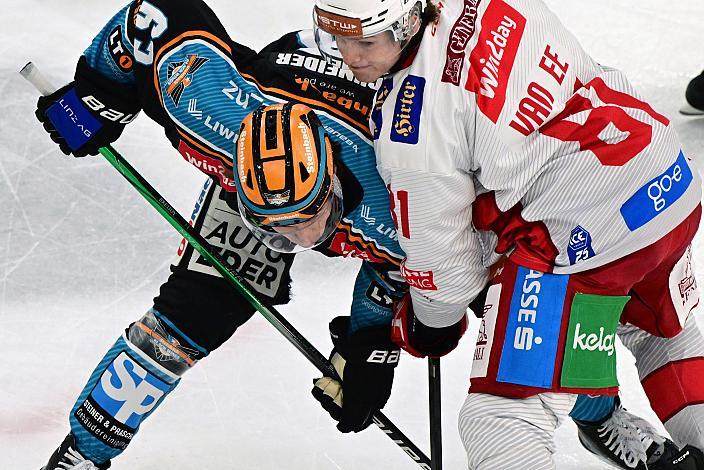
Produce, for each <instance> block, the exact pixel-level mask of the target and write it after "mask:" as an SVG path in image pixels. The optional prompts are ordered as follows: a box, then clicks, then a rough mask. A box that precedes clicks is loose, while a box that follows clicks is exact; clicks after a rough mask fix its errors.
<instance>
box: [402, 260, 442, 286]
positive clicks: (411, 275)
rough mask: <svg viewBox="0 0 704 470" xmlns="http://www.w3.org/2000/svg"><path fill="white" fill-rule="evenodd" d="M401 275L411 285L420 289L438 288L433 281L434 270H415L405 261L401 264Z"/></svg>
mask: <svg viewBox="0 0 704 470" xmlns="http://www.w3.org/2000/svg"><path fill="white" fill-rule="evenodd" d="M401 275H402V276H403V278H404V279H405V280H406V282H407V283H408V285H409V286H411V287H415V288H416V289H420V290H438V288H437V286H436V285H435V282H434V281H433V272H432V271H415V270H413V269H408V268H407V267H406V264H405V263H402V264H401Z"/></svg>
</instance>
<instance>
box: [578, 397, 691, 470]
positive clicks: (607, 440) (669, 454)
mask: <svg viewBox="0 0 704 470" xmlns="http://www.w3.org/2000/svg"><path fill="white" fill-rule="evenodd" d="M575 423H576V424H577V428H578V435H579V441H580V442H581V443H582V445H583V446H584V448H585V449H587V450H588V451H590V452H591V453H593V454H594V455H596V456H597V457H599V458H600V459H601V460H603V461H605V462H607V463H609V464H611V465H613V466H615V467H617V468H624V469H628V470H704V454H702V452H701V451H700V450H699V449H697V448H695V447H692V446H689V445H688V446H685V447H684V448H682V449H678V448H677V446H676V445H675V443H674V442H672V441H671V440H669V439H667V438H665V437H663V436H660V435H659V434H658V433H657V431H656V430H655V429H654V428H653V427H652V426H651V425H650V424H649V423H648V422H647V421H645V420H644V419H641V418H639V417H637V416H635V415H632V414H631V413H629V412H627V411H626V410H625V409H624V408H623V407H622V406H621V404H620V402H619V401H618V400H617V401H616V409H615V410H614V412H613V413H612V414H611V416H609V417H608V418H606V419H604V420H602V421H600V422H597V423H588V422H582V421H577V420H575Z"/></svg>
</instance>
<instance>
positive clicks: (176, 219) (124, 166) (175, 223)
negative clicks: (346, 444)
mask: <svg viewBox="0 0 704 470" xmlns="http://www.w3.org/2000/svg"><path fill="white" fill-rule="evenodd" d="M20 75H22V76H23V77H24V78H25V79H27V80H28V81H29V82H30V83H31V84H32V85H34V87H35V88H36V89H37V90H38V91H39V92H40V93H41V94H43V95H45V96H46V95H49V94H51V93H52V92H53V90H55V89H56V88H55V87H53V86H52V85H51V84H50V83H49V81H48V80H47V79H46V78H45V77H44V76H43V75H42V74H41V72H40V71H39V69H38V68H37V67H36V66H35V65H34V64H33V63H32V62H29V63H28V64H27V65H25V66H24V67H23V68H22V70H20ZM99 150H100V153H101V154H102V155H103V157H105V159H106V160H107V161H108V162H110V164H111V165H112V166H113V167H114V168H115V169H116V170H117V171H119V172H120V174H122V176H124V177H125V179H127V181H129V182H130V184H131V185H132V186H133V187H134V188H135V189H136V190H137V192H139V193H140V194H141V195H142V196H143V197H144V198H145V199H146V200H147V202H149V204H151V205H152V207H154V209H156V210H157V212H159V213H160V214H161V215H162V216H163V217H164V218H165V219H166V220H167V222H169V224H171V226H172V227H174V228H175V229H176V230H177V231H178V232H179V233H180V234H181V235H182V236H183V237H184V238H185V239H186V240H188V243H190V244H191V246H192V247H193V248H194V249H196V250H197V251H198V252H199V253H200V254H201V255H203V257H204V258H205V259H207V260H208V261H209V262H210V263H211V264H212V266H213V267H214V268H215V269H217V271H218V272H219V273H220V274H221V275H222V277H223V278H224V279H225V280H226V281H228V283H229V284H230V285H231V286H232V287H234V288H235V289H236V290H237V291H238V292H239V293H240V294H241V295H242V296H244V298H245V299H247V301H248V302H249V303H250V304H251V305H252V306H253V307H254V308H255V309H256V310H257V311H258V312H259V313H261V314H262V315H263V316H264V318H266V320H267V321H268V322H269V323H271V324H272V325H273V326H274V328H276V329H277V330H278V331H279V333H281V334H282V335H283V336H284V337H285V338H286V339H287V340H288V341H289V342H290V343H291V344H293V346H295V347H296V349H298V350H299V351H300V352H301V353H302V354H303V355H304V356H305V357H306V358H307V359H308V360H309V361H310V362H311V363H312V364H313V365H314V366H315V367H316V368H317V369H318V370H319V371H320V372H322V373H323V374H325V375H326V376H327V377H332V378H335V379H336V380H338V381H340V382H341V379H340V378H339V376H338V375H337V371H336V370H335V368H334V367H333V365H332V364H331V363H330V361H328V359H327V358H326V357H325V356H323V355H322V354H321V353H320V351H318V350H317V349H316V348H315V346H313V345H312V344H311V343H310V342H309V341H308V340H307V339H306V338H305V337H303V335H301V334H300V333H299V332H298V330H296V329H295V328H294V327H293V325H291V324H290V323H289V322H288V320H286V318H285V317H284V316H283V315H281V314H280V313H279V312H278V311H276V310H275V309H274V307H272V306H268V305H264V304H263V303H262V302H261V301H260V300H259V299H258V298H257V297H256V296H255V295H254V294H252V287H251V286H250V285H249V283H248V282H247V280H245V279H244V278H243V277H242V276H241V275H240V274H239V273H238V272H237V271H235V270H234V269H232V268H231V267H230V266H228V265H227V264H226V263H225V262H224V261H223V259H222V258H221V257H220V255H218V253H217V252H215V250H213V248H212V247H211V246H210V244H209V243H208V242H207V241H206V240H205V239H204V238H203V237H202V236H201V235H200V234H199V233H198V232H197V231H196V230H195V229H194V228H193V227H191V225H190V224H189V223H188V222H187V221H186V219H184V218H183V217H182V216H181V214H179V213H178V212H177V211H176V209H174V208H173V207H172V206H171V204H169V203H168V202H167V201H166V199H164V198H163V197H162V196H161V194H159V193H158V192H157V190H156V189H154V188H153V187H152V186H151V184H149V182H148V181H147V180H145V179H144V178H143V177H142V175H140V174H139V173H138V172H137V170H135V169H134V168H133V167H132V165H130V164H129V162H127V160H125V159H124V158H123V157H122V155H120V154H119V153H118V152H117V151H116V150H115V149H113V148H112V146H111V145H107V146H105V147H101V148H100V149H99ZM373 420H374V423H375V424H376V425H377V426H378V427H379V428H380V429H381V430H382V431H383V432H384V433H385V434H386V435H387V436H389V438H390V439H391V440H393V441H394V443H396V445H398V446H399V447H400V448H401V449H402V450H403V451H404V452H406V454H408V456H409V457H411V458H412V459H413V460H414V461H415V462H416V463H417V464H418V465H419V466H420V467H421V468H423V469H425V470H431V466H430V459H428V457H427V456H426V455H425V454H424V453H423V452H422V451H421V450H420V449H419V448H418V447H417V446H416V445H415V444H414V443H413V442H411V440H410V439H409V438H408V437H406V435H404V434H403V433H402V432H401V430H399V429H398V428H397V427H396V425H394V424H393V423H392V422H391V420H389V418H387V417H386V416H385V415H384V414H383V413H382V412H381V411H377V412H376V413H374V416H373Z"/></svg>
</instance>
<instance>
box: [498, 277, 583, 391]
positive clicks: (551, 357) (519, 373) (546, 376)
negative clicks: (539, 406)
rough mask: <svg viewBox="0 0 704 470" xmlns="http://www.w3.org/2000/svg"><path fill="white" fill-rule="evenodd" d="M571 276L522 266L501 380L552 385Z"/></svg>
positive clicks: (515, 290) (504, 348) (506, 343)
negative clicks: (568, 283) (566, 294)
mask: <svg viewBox="0 0 704 470" xmlns="http://www.w3.org/2000/svg"><path fill="white" fill-rule="evenodd" d="M568 280H569V275H567V274H548V273H541V272H540V271H535V270H532V269H527V268H523V267H519V268H518V273H517V274H516V284H515V286H514V288H513V297H512V299H511V310H510V311H509V314H508V321H507V323H506V337H505V338H504V345H503V349H502V351H501V362H500V363H499V372H498V374H497V376H496V380H497V381H498V382H506V383H511V384H517V385H526V386H530V387H539V388H551V387H552V382H553V375H554V372H555V360H556V357H557V342H558V339H559V337H560V326H561V324H562V311H563V307H564V303H565V293H566V292H567V281H568Z"/></svg>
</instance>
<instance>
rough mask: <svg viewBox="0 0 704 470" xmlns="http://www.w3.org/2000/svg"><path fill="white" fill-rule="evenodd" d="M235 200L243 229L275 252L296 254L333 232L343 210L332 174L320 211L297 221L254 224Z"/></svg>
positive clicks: (319, 242) (340, 190) (311, 246)
mask: <svg viewBox="0 0 704 470" xmlns="http://www.w3.org/2000/svg"><path fill="white" fill-rule="evenodd" d="M237 202H238V205H239V210H240V214H241V215H242V220H243V221H244V224H245V225H246V226H247V229H248V230H249V231H250V232H251V233H252V235H254V237H255V238H256V239H257V240H259V241H260V242H262V243H263V244H264V245H265V246H266V247H267V248H270V249H271V250H274V251H277V252H279V253H298V252H300V251H305V250H310V249H311V248H314V247H316V246H318V245H320V244H321V243H322V242H324V241H325V240H327V239H328V238H329V237H330V235H332V234H333V232H334V231H335V229H336V228H337V225H338V223H339V222H340V220H341V219H342V211H343V205H342V188H341V187H340V183H339V181H338V179H337V177H336V176H334V177H333V190H332V191H331V192H330V196H329V197H328V199H327V201H325V203H324V204H323V206H322V207H321V208H320V211H319V212H318V213H317V214H316V215H315V216H313V217H311V218H310V219H307V220H306V221H304V222H300V223H297V224H290V225H277V226H271V225H257V224H255V223H254V222H253V221H252V220H250V218H249V217H247V216H246V215H245V214H247V213H248V211H247V209H246V208H245V207H244V206H243V205H242V201H241V199H240V198H239V197H238V198H237Z"/></svg>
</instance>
